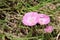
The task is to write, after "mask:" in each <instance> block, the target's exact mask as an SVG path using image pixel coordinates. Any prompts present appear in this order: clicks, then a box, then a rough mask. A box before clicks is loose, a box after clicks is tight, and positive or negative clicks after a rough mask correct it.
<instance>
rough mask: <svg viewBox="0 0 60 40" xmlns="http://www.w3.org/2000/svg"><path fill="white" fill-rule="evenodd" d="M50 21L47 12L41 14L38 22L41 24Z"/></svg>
mask: <svg viewBox="0 0 60 40" xmlns="http://www.w3.org/2000/svg"><path fill="white" fill-rule="evenodd" d="M49 22H50V17H49V16H48V15H46V14H39V20H38V23H39V24H40V25H44V24H48V23H49Z"/></svg>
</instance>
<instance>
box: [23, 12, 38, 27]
mask: <svg viewBox="0 0 60 40" xmlns="http://www.w3.org/2000/svg"><path fill="white" fill-rule="evenodd" d="M37 22H38V13H37V12H28V13H26V14H25V15H24V16H23V20H22V23H23V24H24V25H27V26H34V25H36V24H37Z"/></svg>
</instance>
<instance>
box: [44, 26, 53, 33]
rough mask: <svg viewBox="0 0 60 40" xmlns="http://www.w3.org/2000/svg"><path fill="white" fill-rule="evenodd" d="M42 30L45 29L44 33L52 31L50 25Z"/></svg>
mask: <svg viewBox="0 0 60 40" xmlns="http://www.w3.org/2000/svg"><path fill="white" fill-rule="evenodd" d="M44 31H45V32H46V33H51V32H52V31H53V27H52V26H47V27H46V28H45V29H44Z"/></svg>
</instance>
